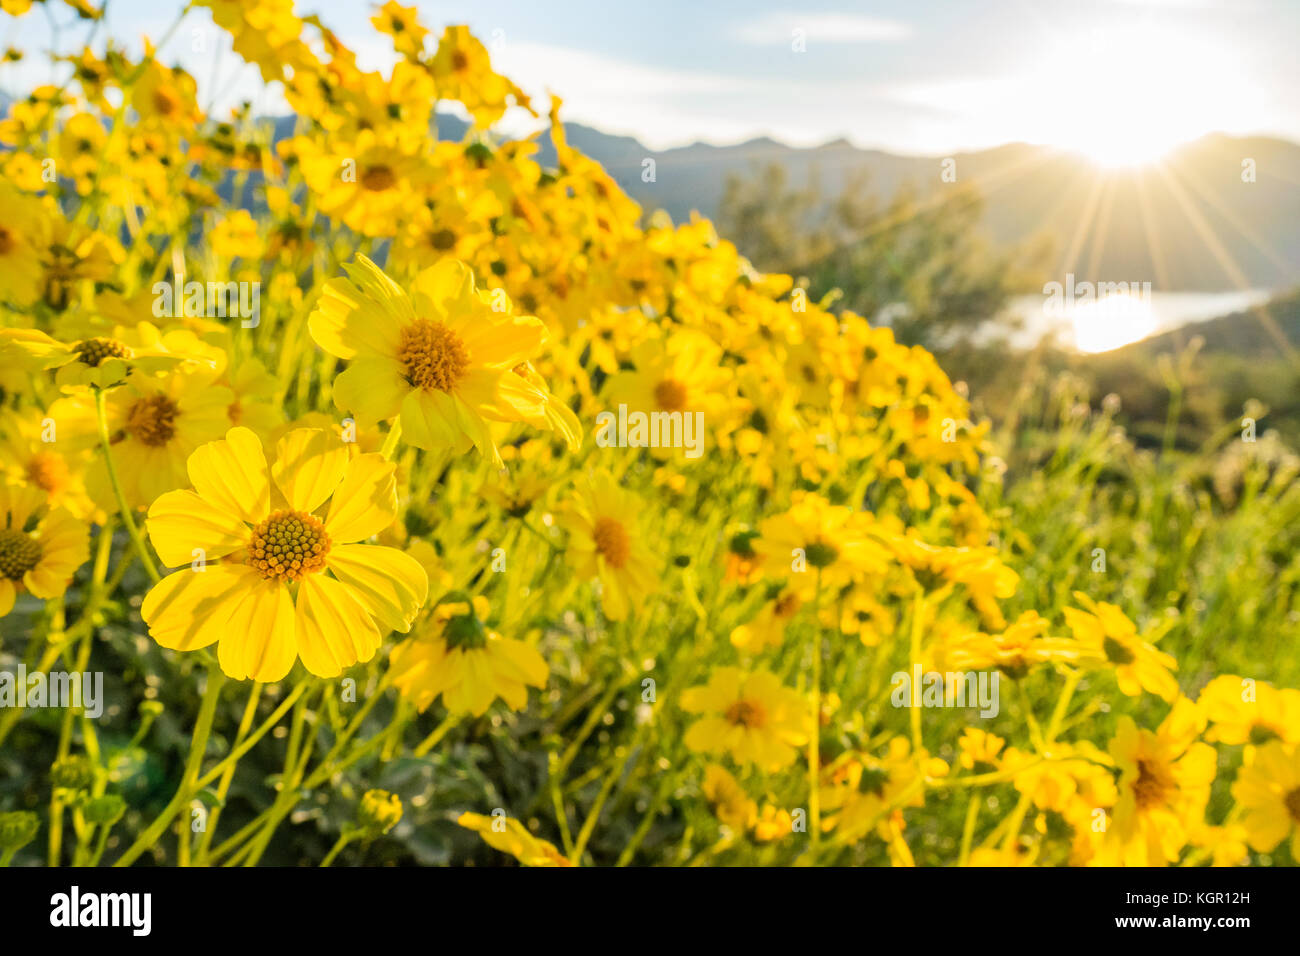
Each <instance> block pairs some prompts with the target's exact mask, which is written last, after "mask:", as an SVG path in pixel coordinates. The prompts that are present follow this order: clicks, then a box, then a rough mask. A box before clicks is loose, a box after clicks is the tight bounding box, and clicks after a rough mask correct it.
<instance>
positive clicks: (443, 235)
mask: <svg viewBox="0 0 1300 956" xmlns="http://www.w3.org/2000/svg"><path fill="white" fill-rule="evenodd" d="M455 244H456V234H455V233H454V232H452V231H451V230H450V229H439V230H437V231H436V232H432V233H430V234H429V245H431V246H433V248H435V249H437V250H438V251H439V252H443V251H446V250H447V249H450V248H451V247H452V246H454V245H455Z"/></svg>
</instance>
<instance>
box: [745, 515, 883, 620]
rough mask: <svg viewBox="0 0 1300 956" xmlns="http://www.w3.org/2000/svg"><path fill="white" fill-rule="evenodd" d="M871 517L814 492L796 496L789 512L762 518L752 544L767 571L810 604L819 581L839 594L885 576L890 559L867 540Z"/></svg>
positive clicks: (764, 569)
mask: <svg viewBox="0 0 1300 956" xmlns="http://www.w3.org/2000/svg"><path fill="white" fill-rule="evenodd" d="M869 522H870V516H869V515H866V514H864V513H862V512H853V511H850V510H849V509H848V508H846V507H843V506H842V505H832V504H831V503H830V502H829V501H827V500H826V499H825V498H823V497H821V496H820V495H816V494H813V493H811V492H802V491H800V492H795V494H794V495H793V499H792V502H791V505H790V510H788V511H786V512H785V513H784V514H779V515H774V516H773V517H770V518H764V519H763V520H762V521H761V522H760V523H759V526H758V533H759V536H758V537H757V538H755V539H754V541H753V542H752V546H753V548H754V551H755V552H757V554H758V555H759V556H760V557H761V558H762V560H763V571H764V573H765V574H767V575H768V576H769V577H773V578H786V577H790V578H791V586H792V587H797V588H798V591H799V596H800V598H802V599H803V600H811V599H812V598H813V596H814V595H815V593H816V588H817V581H818V579H819V578H820V579H821V581H822V584H823V587H826V588H828V589H829V588H841V587H844V586H846V585H848V584H851V583H853V581H854V580H856V579H858V578H859V577H861V576H862V575H864V574H881V573H883V572H884V571H885V570H886V568H887V564H886V555H885V552H884V551H883V549H881V548H880V547H879V546H878V545H877V544H876V543H875V542H874V541H873V540H871V539H870V538H869V537H868V536H867V534H866V527H867V525H868V523H869Z"/></svg>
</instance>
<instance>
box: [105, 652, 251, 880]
mask: <svg viewBox="0 0 1300 956" xmlns="http://www.w3.org/2000/svg"><path fill="white" fill-rule="evenodd" d="M225 682H226V675H225V674H223V673H222V672H221V671H219V670H211V671H208V687H207V690H206V691H205V692H204V694H203V703H202V704H200V705H199V719H198V723H197V724H196V725H195V728H194V735H193V736H192V737H191V738H190V753H189V757H188V758H187V759H186V761H185V772H184V774H183V775H182V776H181V785H180V787H178V788H177V790H176V795H175V796H174V797H172V800H171V802H170V803H169V804H167V806H166V807H164V808H163V811H162V813H160V814H158V817H157V819H155V820H154V821H153V823H151V824H149V827H148V828H147V829H146V830H145V831H144V832H143V833H141V834H140V836H139V837H137V838H136V841H135V842H134V843H133V844H131V846H130V847H129V848H128V849H127V851H126V852H125V853H123V854H122V855H121V856H120V857H118V859H117V862H116V863H114V864H113V865H114V866H130V865H131V864H132V863H134V862H135V860H136V858H137V857H139V856H140V854H141V853H143V852H144V851H145V850H147V849H148V848H149V847H151V846H153V845H154V844H155V843H157V842H158V838H159V837H160V836H162V835H163V832H164V831H165V830H166V829H167V826H168V824H170V823H171V822H172V819H173V818H174V817H175V816H176V814H178V813H180V811H181V810H182V809H183V808H184V807H185V806H186V804H188V803H189V802H190V798H191V797H192V796H193V795H194V794H195V793H197V792H198V790H199V787H198V786H197V784H196V782H195V781H196V780H197V778H198V772H199V767H200V766H201V765H202V763H203V754H204V751H206V750H207V746H208V735H209V734H210V733H211V732H212V717H213V715H214V714H215V713H216V710H217V701H218V699H219V698H220V697H221V688H222V685H224V684H225Z"/></svg>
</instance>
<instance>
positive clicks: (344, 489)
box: [140, 428, 428, 681]
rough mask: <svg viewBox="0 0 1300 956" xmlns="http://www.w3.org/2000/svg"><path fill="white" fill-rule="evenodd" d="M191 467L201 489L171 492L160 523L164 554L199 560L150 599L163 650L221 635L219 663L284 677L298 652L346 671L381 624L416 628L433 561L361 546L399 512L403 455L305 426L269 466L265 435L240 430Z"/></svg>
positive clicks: (153, 514)
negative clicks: (398, 466)
mask: <svg viewBox="0 0 1300 956" xmlns="http://www.w3.org/2000/svg"><path fill="white" fill-rule="evenodd" d="M188 468H189V476H190V479H191V481H192V482H193V484H194V490H192V491H190V490H185V491H173V492H170V493H168V494H165V495H163V496H161V497H160V498H159V499H158V500H157V501H155V502H154V503H153V506H152V507H150V509H149V517H148V520H147V522H146V526H147V528H148V531H149V537H150V539H151V540H152V541H153V544H154V547H155V549H157V551H158V555H159V556H160V557H161V558H162V560H163V563H164V564H166V565H168V566H169V567H177V566H180V565H191V567H186V568H184V569H182V570H180V571H176V572H174V573H172V574H170V575H168V576H167V577H166V578H164V579H163V580H162V582H161V583H159V584H157V585H156V586H155V587H154V588H153V590H151V591H150V592H149V594H148V595H147V596H146V597H145V599H144V605H143V606H142V607H141V610H140V613H141V616H142V617H143V618H144V620H145V623H146V624H148V625H149V633H150V634H151V635H152V636H153V638H154V640H156V641H157V642H158V643H159V644H161V645H162V646H163V647H167V648H170V649H172V650H179V651H192V650H197V649H198V648H201V647H207V646H208V645H210V644H213V643H216V642H220V643H219V644H218V646H217V660H218V661H219V662H220V664H221V669H222V670H223V671H224V672H225V673H226V675H227V676H229V677H232V678H235V679H236V680H244V679H246V678H251V679H253V680H258V681H277V680H281V679H282V678H284V677H285V675H287V674H288V673H289V670H290V669H291V668H292V667H293V664H294V661H295V660H297V659H298V658H302V662H303V664H304V666H306V668H307V670H309V671H310V672H311V673H313V674H315V675H316V676H318V677H336V676H338V675H339V674H341V673H342V672H343V670H344V668H347V667H351V666H352V665H353V664H355V663H357V662H358V661H367V660H369V659H370V658H371V657H372V656H374V653H375V651H376V650H378V648H379V645H380V635H381V629H380V628H381V626H382V628H383V629H385V630H387V629H392V630H397V631H407V630H409V629H410V626H411V623H412V621H414V619H415V615H416V612H417V611H418V610H419V608H420V606H421V605H422V604H423V603H424V600H425V596H426V592H427V589H428V580H427V578H426V577H425V573H424V569H423V568H421V567H420V565H419V563H418V562H417V561H416V560H415V559H414V558H411V557H410V556H409V555H407V554H405V553H403V552H401V551H398V550H397V549H396V548H387V547H381V546H378V545H369V544H359V543H357V542H361V541H364V540H365V539H367V538H370V537H371V536H373V535H376V534H378V533H379V532H380V531H382V530H384V529H385V528H386V527H388V526H389V525H390V524H392V522H393V520H394V518H395V517H396V516H397V489H396V484H395V481H394V477H393V474H394V465H393V464H392V463H391V462H388V461H385V460H384V459H383V457H381V456H380V455H373V454H370V455H357V456H355V457H351V458H350V456H349V454H348V448H347V446H346V445H344V444H343V443H341V442H339V441H338V440H337V439H335V438H334V437H333V436H331V435H330V433H329V432H327V431H325V430H324V429H312V428H300V429H295V430H293V431H291V432H289V433H288V434H287V435H285V436H284V438H282V439H280V441H279V443H278V444H277V445H276V461H275V464H274V465H273V466H272V467H271V468H270V471H269V475H268V469H267V463H266V457H265V455H264V453H263V451H262V443H261V441H260V439H258V437H257V436H256V435H255V434H254V433H253V432H252V431H250V430H249V429H247V428H232V429H230V431H229V432H227V433H226V437H225V438H224V439H222V440H221V441H214V442H209V443H207V444H206V445H203V446H201V447H200V448H199V449H198V450H196V451H195V452H194V454H193V455H191V456H190V458H189V462H188ZM271 479H274V487H273V486H272V481H271ZM326 502H328V503H329V507H328V510H325V505H326Z"/></svg>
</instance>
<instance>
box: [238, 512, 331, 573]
mask: <svg viewBox="0 0 1300 956" xmlns="http://www.w3.org/2000/svg"><path fill="white" fill-rule="evenodd" d="M329 550H330V536H329V534H327V533H326V531H325V526H324V525H323V524H321V522H320V519H319V518H317V517H315V516H314V515H309V514H304V513H303V512H301V511H288V510H286V511H276V512H274V513H273V514H272V515H271V516H270V517H269V518H267V519H266V520H265V521H263V522H262V523H261V524H259V525H258V526H257V527H256V528H254V529H253V537H252V539H251V540H250V541H249V542H248V559H247V563H248V565H249V566H250V567H252V568H255V569H256V570H258V571H260V572H262V577H264V578H278V579H279V580H281V581H297V580H298V579H300V578H302V577H304V576H306V575H308V574H314V573H315V572H317V571H319V570H321V569H322V568H323V567H325V555H327V554H329Z"/></svg>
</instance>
